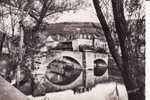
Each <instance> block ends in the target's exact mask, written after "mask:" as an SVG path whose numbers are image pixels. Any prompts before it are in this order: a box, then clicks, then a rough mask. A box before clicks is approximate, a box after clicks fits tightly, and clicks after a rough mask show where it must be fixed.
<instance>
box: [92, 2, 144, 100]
mask: <svg viewBox="0 0 150 100" xmlns="http://www.w3.org/2000/svg"><path fill="white" fill-rule="evenodd" d="M106 1H107V0H104V2H105V4H106V5H108V2H111V3H110V4H111V7H112V8H111V9H112V12H113V13H112V15H113V17H112V19H111V20H112V21H113V22H115V25H114V28H115V30H116V32H115V34H117V40H118V41H119V46H120V48H121V56H120V55H119V54H118V52H116V49H115V41H114V39H113V37H112V31H111V29H110V27H109V25H108V21H106V20H107V17H105V15H104V14H103V11H104V10H102V1H99V0H93V4H94V7H95V10H96V13H97V17H98V19H99V21H100V23H101V26H102V29H103V31H104V34H105V37H106V40H107V42H108V46H109V49H110V53H111V55H112V57H113V58H114V60H115V62H116V64H117V66H118V68H119V70H120V71H121V74H122V76H123V80H124V83H125V86H126V88H127V90H128V96H129V100H144V93H143V90H142V89H143V88H141V87H140V86H139V83H138V81H137V76H136V73H137V69H138V68H139V67H138V66H136V65H135V63H136V60H135V59H136V56H134V55H133V54H135V53H136V52H135V51H136V50H135V51H134V48H135V45H133V43H132V42H133V41H132V40H131V35H132V33H133V32H132V31H131V30H130V29H132V28H128V25H129V24H127V20H126V17H125V12H124V10H125V7H128V9H127V11H128V12H129V15H130V16H132V17H133V15H134V14H135V12H136V14H139V15H141V11H140V10H141V6H142V4H143V3H141V1H139V0H132V1H128V0H126V1H125V2H124V0H108V2H106ZM124 3H125V4H124ZM126 4H128V5H126ZM103 5H104V4H103ZM106 5H105V6H106ZM105 10H106V9H105ZM134 18H135V16H134ZM139 18H140V17H139ZM141 18H144V15H143V16H142V17H141ZM143 22H144V20H142V21H141V22H140V25H141V27H142V26H144V23H143ZM137 26H138V23H136V24H135V27H137ZM112 27H113V26H112ZM144 32H145V31H143V34H144ZM134 36H137V33H134ZM143 37H144V36H143ZM143 83H144V82H143Z"/></svg>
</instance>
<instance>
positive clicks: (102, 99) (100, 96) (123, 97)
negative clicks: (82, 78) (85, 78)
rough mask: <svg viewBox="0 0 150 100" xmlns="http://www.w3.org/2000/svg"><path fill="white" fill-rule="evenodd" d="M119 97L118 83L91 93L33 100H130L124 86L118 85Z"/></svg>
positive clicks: (68, 92)
mask: <svg viewBox="0 0 150 100" xmlns="http://www.w3.org/2000/svg"><path fill="white" fill-rule="evenodd" d="M117 88H118V96H117V95H116V92H115V90H116V82H107V83H100V84H97V85H96V86H95V87H94V88H92V89H91V90H90V91H89V92H88V91H86V92H84V93H80V94H78V93H76V94H74V92H73V91H72V90H65V91H61V92H53V93H48V94H47V95H46V96H43V97H31V96H30V99H31V100H128V99H127V93H126V89H125V87H124V85H123V84H120V83H118V84H117Z"/></svg>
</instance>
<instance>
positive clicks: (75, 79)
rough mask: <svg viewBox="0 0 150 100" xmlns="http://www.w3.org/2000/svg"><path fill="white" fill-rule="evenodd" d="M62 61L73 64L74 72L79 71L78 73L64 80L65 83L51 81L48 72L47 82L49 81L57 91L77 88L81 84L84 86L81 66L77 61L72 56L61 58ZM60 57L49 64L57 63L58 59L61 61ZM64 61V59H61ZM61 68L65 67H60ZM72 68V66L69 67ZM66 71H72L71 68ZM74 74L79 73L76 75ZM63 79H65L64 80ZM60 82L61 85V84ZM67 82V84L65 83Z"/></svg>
mask: <svg viewBox="0 0 150 100" xmlns="http://www.w3.org/2000/svg"><path fill="white" fill-rule="evenodd" d="M59 57H60V59H61V58H63V59H64V60H65V61H66V62H67V63H72V64H73V67H75V68H73V70H77V71H72V72H71V74H73V75H72V76H69V77H68V78H69V79H65V78H64V81H59V80H58V81H56V80H55V81H54V82H53V81H51V80H50V79H49V78H48V76H47V75H48V73H47V72H46V73H45V75H46V78H47V80H48V81H49V82H48V83H49V85H51V86H52V87H53V88H55V89H59V90H61V89H62V90H63V89H66V88H72V87H76V86H77V85H79V84H82V83H81V82H82V81H81V80H82V72H81V70H80V69H81V67H82V66H81V64H80V63H79V62H78V61H77V60H76V59H75V58H72V57H70V56H66V55H64V56H59ZM59 57H54V59H52V60H50V62H49V64H51V63H55V62H56V59H59ZM61 60H62V59H61ZM60 67H61V68H62V67H63V66H60ZM69 67H70V66H69ZM47 69H48V66H47ZM65 70H72V69H71V68H68V67H66V68H65ZM74 73H77V74H76V75H75V74H74ZM62 79H63V78H62ZM59 82H60V83H59ZM63 82H65V83H63Z"/></svg>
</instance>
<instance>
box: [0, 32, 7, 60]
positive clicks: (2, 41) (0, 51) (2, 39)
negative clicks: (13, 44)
mask: <svg viewBox="0 0 150 100" xmlns="http://www.w3.org/2000/svg"><path fill="white" fill-rule="evenodd" d="M5 38H6V34H3V35H2V38H1V43H0V57H1V55H2V50H3V44H4V41H5Z"/></svg>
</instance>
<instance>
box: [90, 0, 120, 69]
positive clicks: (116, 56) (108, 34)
mask: <svg viewBox="0 0 150 100" xmlns="http://www.w3.org/2000/svg"><path fill="white" fill-rule="evenodd" d="M93 4H94V7H95V10H96V12H97V17H98V19H99V21H100V23H101V25H102V29H103V31H104V35H105V37H106V40H107V43H108V47H109V50H110V53H111V55H112V57H113V58H114V60H115V62H116V64H117V65H118V67H119V69H120V70H122V68H121V66H122V60H121V57H120V55H119V54H118V52H117V50H116V49H115V41H114V40H113V38H112V35H111V32H110V30H109V26H108V24H107V22H106V20H105V17H104V15H103V13H102V10H101V7H100V6H99V1H98V0H93Z"/></svg>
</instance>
